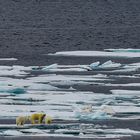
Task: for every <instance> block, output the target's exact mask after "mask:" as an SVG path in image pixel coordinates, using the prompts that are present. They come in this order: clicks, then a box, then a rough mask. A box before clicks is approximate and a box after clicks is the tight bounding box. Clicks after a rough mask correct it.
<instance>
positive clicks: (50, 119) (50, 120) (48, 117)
mask: <svg viewBox="0 0 140 140" xmlns="http://www.w3.org/2000/svg"><path fill="white" fill-rule="evenodd" d="M51 122H52V117H50V116H46V117H45V124H51Z"/></svg>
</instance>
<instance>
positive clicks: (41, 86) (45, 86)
mask: <svg viewBox="0 0 140 140" xmlns="http://www.w3.org/2000/svg"><path fill="white" fill-rule="evenodd" d="M27 89H30V90H59V88H57V87H55V86H52V85H49V84H37V83H33V84H31V85H30V86H29V87H28V88H27Z"/></svg>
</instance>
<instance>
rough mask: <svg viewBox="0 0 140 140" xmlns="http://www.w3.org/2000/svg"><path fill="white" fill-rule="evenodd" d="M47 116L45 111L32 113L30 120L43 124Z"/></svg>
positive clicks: (33, 122)
mask: <svg viewBox="0 0 140 140" xmlns="http://www.w3.org/2000/svg"><path fill="white" fill-rule="evenodd" d="M45 116H46V114H44V113H35V114H31V116H30V121H31V123H32V124H36V123H38V124H42V122H43V119H44V118H45Z"/></svg>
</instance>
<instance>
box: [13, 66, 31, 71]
mask: <svg viewBox="0 0 140 140" xmlns="http://www.w3.org/2000/svg"><path fill="white" fill-rule="evenodd" d="M12 68H13V69H14V70H19V71H30V70H32V67H25V66H20V65H13V66H12Z"/></svg>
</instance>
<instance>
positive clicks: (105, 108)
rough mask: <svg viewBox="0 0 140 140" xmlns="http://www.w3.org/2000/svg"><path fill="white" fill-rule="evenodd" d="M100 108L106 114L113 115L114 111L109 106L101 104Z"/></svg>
mask: <svg viewBox="0 0 140 140" xmlns="http://www.w3.org/2000/svg"><path fill="white" fill-rule="evenodd" d="M101 110H102V111H103V112H105V113H107V114H110V115H114V114H115V111H114V109H113V108H112V107H111V106H108V105H103V106H101Z"/></svg>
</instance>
